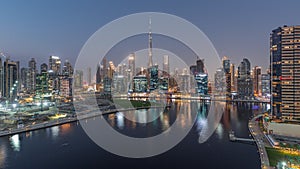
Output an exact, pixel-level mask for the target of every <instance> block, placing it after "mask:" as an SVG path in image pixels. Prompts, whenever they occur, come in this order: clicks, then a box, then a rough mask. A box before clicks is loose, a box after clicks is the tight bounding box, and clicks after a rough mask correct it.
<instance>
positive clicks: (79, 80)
mask: <svg viewBox="0 0 300 169" xmlns="http://www.w3.org/2000/svg"><path fill="white" fill-rule="evenodd" d="M74 87H77V88H81V87H83V71H82V70H76V71H75V76H74Z"/></svg>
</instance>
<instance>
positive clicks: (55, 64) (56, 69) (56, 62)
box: [49, 56, 61, 75]
mask: <svg viewBox="0 0 300 169" xmlns="http://www.w3.org/2000/svg"><path fill="white" fill-rule="evenodd" d="M49 69H50V70H52V71H53V73H54V74H55V75H59V74H60V73H61V72H60V71H61V60H60V58H59V57H58V56H50V57H49Z"/></svg>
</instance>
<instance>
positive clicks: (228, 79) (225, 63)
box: [222, 56, 231, 98]
mask: <svg viewBox="0 0 300 169" xmlns="http://www.w3.org/2000/svg"><path fill="white" fill-rule="evenodd" d="M222 65H223V71H224V73H225V82H226V97H227V98H231V73H230V60H229V59H228V58H227V57H226V56H224V57H223V58H222Z"/></svg>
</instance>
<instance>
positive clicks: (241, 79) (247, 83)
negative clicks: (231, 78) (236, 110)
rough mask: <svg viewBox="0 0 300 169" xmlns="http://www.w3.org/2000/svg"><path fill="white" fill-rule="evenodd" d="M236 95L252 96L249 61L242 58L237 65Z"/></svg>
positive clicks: (242, 96)
mask: <svg viewBox="0 0 300 169" xmlns="http://www.w3.org/2000/svg"><path fill="white" fill-rule="evenodd" d="M237 86H238V95H239V97H240V98H246V99H247V98H250V97H252V96H253V83H252V78H251V75H250V62H249V60H248V59H246V58H244V59H243V61H242V62H241V63H240V65H239V67H238V81H237Z"/></svg>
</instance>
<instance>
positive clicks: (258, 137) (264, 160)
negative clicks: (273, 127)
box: [248, 114, 274, 168]
mask: <svg viewBox="0 0 300 169" xmlns="http://www.w3.org/2000/svg"><path fill="white" fill-rule="evenodd" d="M261 116H263V115H262V114H260V115H257V116H255V117H253V118H252V119H251V120H250V121H249V123H248V127H249V130H250V133H251V135H252V137H253V139H254V140H255V143H256V145H257V148H258V152H259V156H260V160H261V168H274V167H271V166H270V162H269V158H268V154H267V151H266V148H265V146H266V144H268V143H265V142H264V137H265V136H264V133H263V132H262V131H261V130H260V128H259V123H258V121H256V119H258V118H259V117H261Z"/></svg>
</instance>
